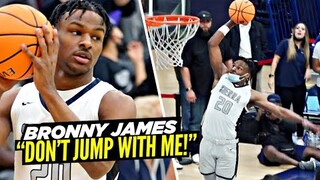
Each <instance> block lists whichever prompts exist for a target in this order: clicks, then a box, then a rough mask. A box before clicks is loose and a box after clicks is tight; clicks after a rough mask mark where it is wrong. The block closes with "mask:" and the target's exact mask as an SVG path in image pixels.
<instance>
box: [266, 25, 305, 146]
mask: <svg viewBox="0 0 320 180" xmlns="http://www.w3.org/2000/svg"><path fill="white" fill-rule="evenodd" d="M309 57H310V50H309V32H308V29H307V27H306V25H305V24H303V23H298V24H296V25H295V26H294V28H293V29H292V36H291V38H290V39H285V40H283V41H281V42H280V44H279V46H278V48H277V50H276V52H275V55H274V58H273V61H272V65H271V71H270V74H269V80H268V85H269V87H270V88H271V89H273V88H275V89H274V90H275V93H276V94H279V95H280V97H281V99H282V105H283V107H285V108H287V109H290V106H291V104H292V105H293V111H294V112H295V113H297V114H299V115H301V116H303V110H304V106H305V95H306V85H305V82H306V81H307V80H308V79H310V78H311V72H310V65H309V61H308V60H309ZM303 130H304V129H303V127H302V126H300V125H298V126H297V136H298V143H301V144H302V143H303V141H302V136H303Z"/></svg>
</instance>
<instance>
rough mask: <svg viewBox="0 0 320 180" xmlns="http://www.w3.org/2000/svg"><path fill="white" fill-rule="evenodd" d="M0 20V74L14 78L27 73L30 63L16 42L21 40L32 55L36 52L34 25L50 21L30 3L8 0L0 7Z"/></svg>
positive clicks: (22, 77) (36, 42)
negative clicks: (12, 2)
mask: <svg viewBox="0 0 320 180" xmlns="http://www.w3.org/2000/svg"><path fill="white" fill-rule="evenodd" d="M0 24H1V28H0V76H1V77H4V78H7V79H14V80H22V79H27V78H29V77H31V76H32V74H33V63H32V61H31V60H30V59H29V58H28V56H27V55H26V53H24V52H22V50H21V46H20V45H21V44H22V43H24V44H25V45H26V46H27V47H28V48H29V50H30V51H31V52H33V53H34V55H36V56H40V49H39V44H38V41H37V37H36V34H35V29H36V28H40V27H42V26H43V25H48V28H52V27H51V24H50V22H49V21H48V20H47V18H46V17H45V16H44V15H43V14H42V13H41V12H40V11H38V10H37V9H35V8H33V7H31V6H27V5H22V4H11V5H7V6H3V7H1V8H0ZM50 30H51V31H52V29H50Z"/></svg>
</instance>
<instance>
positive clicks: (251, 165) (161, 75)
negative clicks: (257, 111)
mask: <svg viewBox="0 0 320 180" xmlns="http://www.w3.org/2000/svg"><path fill="white" fill-rule="evenodd" d="M266 69H267V70H266ZM267 72H269V71H268V67H265V68H264V69H263V70H262V73H261V74H260V78H261V80H262V79H267V78H266V76H267ZM155 75H156V76H157V77H156V78H157V79H158V87H159V90H160V92H161V94H177V93H179V90H178V82H177V80H176V76H175V73H174V70H173V68H169V69H163V70H156V73H155ZM259 84H260V86H261V88H262V89H264V90H265V91H264V93H268V91H267V90H266V89H267V88H266V87H265V85H264V84H267V82H265V81H261V83H259ZM162 102H163V108H164V112H165V115H166V116H175V100H174V99H169V98H162ZM260 148H261V146H260V145H253V144H245V143H240V145H239V150H240V153H239V166H238V177H237V179H239V180H259V179H262V178H263V177H264V176H265V175H267V174H271V175H276V174H277V177H278V178H279V179H280V180H288V179H290V180H293V179H294V180H313V179H314V175H315V172H313V171H301V170H298V169H296V168H295V167H294V166H290V165H281V166H277V167H266V166H264V165H261V164H260V163H259V162H258V159H257V157H256V156H257V155H258V153H259V152H260ZM177 175H178V177H179V179H180V180H196V179H202V176H201V174H200V173H199V170H198V165H196V164H190V165H184V167H183V169H182V170H177Z"/></svg>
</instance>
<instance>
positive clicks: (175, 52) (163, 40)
mask: <svg viewBox="0 0 320 180" xmlns="http://www.w3.org/2000/svg"><path fill="white" fill-rule="evenodd" d="M199 24H200V20H199V18H197V17H195V16H185V15H158V16H150V17H147V18H146V25H147V27H148V32H149V37H150V41H151V45H152V47H153V48H154V51H155V55H156V65H157V67H158V68H160V69H164V68H168V67H177V66H179V67H182V63H183V61H182V59H181V53H182V50H183V47H184V46H185V44H186V43H187V41H188V40H189V39H190V38H192V37H193V36H194V35H195V33H196V31H197V29H198V27H199Z"/></svg>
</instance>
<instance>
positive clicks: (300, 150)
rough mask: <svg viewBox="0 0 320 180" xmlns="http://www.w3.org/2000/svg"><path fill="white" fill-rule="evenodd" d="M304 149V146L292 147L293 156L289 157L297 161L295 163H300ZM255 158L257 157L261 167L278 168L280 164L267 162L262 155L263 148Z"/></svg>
mask: <svg viewBox="0 0 320 180" xmlns="http://www.w3.org/2000/svg"><path fill="white" fill-rule="evenodd" d="M305 148H306V146H300V145H294V154H293V155H292V156H290V157H291V158H293V159H295V160H297V161H302V160H303V152H304V150H305ZM257 157H258V160H259V162H260V163H261V164H263V165H266V166H279V165H280V163H277V162H271V161H269V160H268V159H267V157H266V156H265V155H264V153H263V148H262V149H261V151H260V153H259V154H258V156H257Z"/></svg>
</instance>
